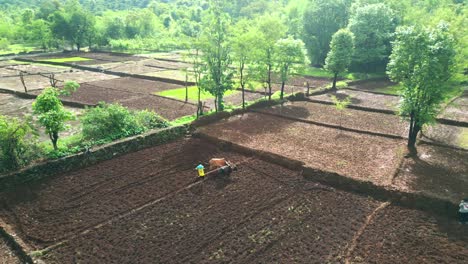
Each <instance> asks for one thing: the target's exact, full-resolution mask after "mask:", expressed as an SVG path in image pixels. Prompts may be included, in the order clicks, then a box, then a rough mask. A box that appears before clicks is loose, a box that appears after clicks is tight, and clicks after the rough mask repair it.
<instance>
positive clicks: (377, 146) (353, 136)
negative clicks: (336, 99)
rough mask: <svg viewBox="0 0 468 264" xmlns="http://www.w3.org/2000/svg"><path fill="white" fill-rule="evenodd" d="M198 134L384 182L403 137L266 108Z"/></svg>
mask: <svg viewBox="0 0 468 264" xmlns="http://www.w3.org/2000/svg"><path fill="white" fill-rule="evenodd" d="M199 132H201V133H202V134H205V135H208V136H212V137H217V138H220V139H222V140H226V141H229V142H233V143H235V144H239V145H242V146H245V147H248V148H253V149H257V150H262V151H266V152H271V153H274V154H277V155H280V156H284V157H287V158H290V159H294V160H298V161H301V162H304V163H305V165H306V166H308V167H313V168H319V169H321V170H324V171H329V172H335V173H338V174H341V175H344V176H347V177H351V178H354V179H358V180H362V181H371V182H373V183H375V184H377V185H388V184H390V183H391V181H392V178H393V175H394V174H395V172H396V169H397V168H398V165H399V162H400V160H401V158H402V157H403V150H404V145H405V141H404V140H403V139H394V138H388V137H382V136H373V135H367V134H362V133H355V132H348V131H344V130H339V129H335V128H329V127H325V126H322V125H314V124H309V123H306V122H303V121H295V120H290V119H288V118H284V117H278V116H272V115H269V114H264V113H247V114H244V115H240V116H233V117H231V118H229V119H227V120H223V121H221V122H218V123H215V124H212V125H209V126H206V127H202V128H200V130H199Z"/></svg>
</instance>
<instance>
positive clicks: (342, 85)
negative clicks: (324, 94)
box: [326, 81, 348, 89]
mask: <svg viewBox="0 0 468 264" xmlns="http://www.w3.org/2000/svg"><path fill="white" fill-rule="evenodd" d="M332 86H333V83H329V84H328V85H327V86H326V87H327V89H330V88H332ZM346 87H348V83H347V82H345V81H337V82H336V89H343V88H346Z"/></svg>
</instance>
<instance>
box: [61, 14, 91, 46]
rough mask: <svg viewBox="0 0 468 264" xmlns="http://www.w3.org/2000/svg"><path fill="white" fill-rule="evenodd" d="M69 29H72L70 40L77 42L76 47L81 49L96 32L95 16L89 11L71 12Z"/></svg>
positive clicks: (89, 43)
mask: <svg viewBox="0 0 468 264" xmlns="http://www.w3.org/2000/svg"><path fill="white" fill-rule="evenodd" d="M68 23H69V24H68V29H69V30H70V40H71V41H72V42H73V43H74V44H75V46H76V49H77V50H78V51H80V49H81V47H82V46H83V45H84V44H85V43H88V45H90V46H91V44H92V41H90V40H91V39H92V38H93V36H94V34H95V28H94V27H95V24H96V21H95V18H94V16H93V15H92V14H91V13H89V12H88V11H84V10H77V11H75V12H73V13H72V14H71V17H70V20H69V22H68Z"/></svg>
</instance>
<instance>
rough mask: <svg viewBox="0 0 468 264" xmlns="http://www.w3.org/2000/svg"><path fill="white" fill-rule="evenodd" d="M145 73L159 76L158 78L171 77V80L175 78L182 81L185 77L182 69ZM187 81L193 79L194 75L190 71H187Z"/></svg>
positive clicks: (192, 80)
mask: <svg viewBox="0 0 468 264" xmlns="http://www.w3.org/2000/svg"><path fill="white" fill-rule="evenodd" d="M145 75H147V76H153V77H159V78H166V79H172V80H177V81H183V82H185V77H186V74H185V72H184V71H182V70H167V71H155V72H152V73H147V74H145ZM188 81H189V82H194V81H195V77H194V76H193V74H192V73H190V72H189V73H188Z"/></svg>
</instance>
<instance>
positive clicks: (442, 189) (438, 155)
mask: <svg viewBox="0 0 468 264" xmlns="http://www.w3.org/2000/svg"><path fill="white" fill-rule="evenodd" d="M417 149H418V157H417V158H407V159H405V160H404V163H403V165H402V167H401V169H400V170H399V173H398V174H397V175H396V177H395V180H394V183H393V185H394V186H395V187H397V188H398V189H400V190H403V191H408V192H423V193H426V194H429V195H431V196H436V197H441V198H443V199H449V200H451V201H452V202H455V203H458V202H460V200H461V199H463V198H465V197H468V188H467V186H468V152H467V151H463V150H456V149H451V148H446V147H436V146H430V145H426V144H421V145H419V146H418V147H417Z"/></svg>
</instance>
